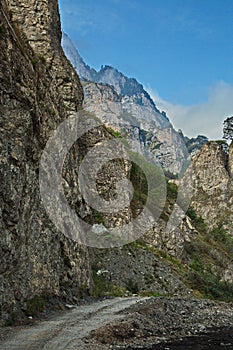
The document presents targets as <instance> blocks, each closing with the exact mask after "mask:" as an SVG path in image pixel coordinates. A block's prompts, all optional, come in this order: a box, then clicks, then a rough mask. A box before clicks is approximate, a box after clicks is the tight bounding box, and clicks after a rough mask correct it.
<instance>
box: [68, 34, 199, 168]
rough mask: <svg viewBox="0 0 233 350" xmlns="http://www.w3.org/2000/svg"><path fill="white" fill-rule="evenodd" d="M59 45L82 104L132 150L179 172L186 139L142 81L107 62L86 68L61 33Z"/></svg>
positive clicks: (183, 157)
mask: <svg viewBox="0 0 233 350" xmlns="http://www.w3.org/2000/svg"><path fill="white" fill-rule="evenodd" d="M62 46H63V49H64V51H65V54H66V56H67V57H68V59H69V60H70V62H71V63H72V65H73V66H74V68H75V69H76V71H77V72H78V74H79V76H80V77H81V79H82V80H83V81H82V84H83V88H84V96H85V98H84V107H85V108H86V109H87V110H89V111H91V112H93V113H95V114H96V116H97V117H99V118H100V119H101V120H102V121H103V123H105V124H107V125H109V126H111V127H112V128H114V129H115V130H117V131H121V132H122V134H123V135H124V136H125V137H126V138H127V140H128V142H129V143H130V145H131V147H132V149H133V150H135V151H137V152H139V153H141V154H146V155H147V156H148V157H149V158H150V159H151V160H155V161H159V163H160V164H161V165H162V166H163V167H164V168H165V169H167V170H169V171H171V172H173V173H179V171H180V170H181V168H182V164H183V163H184V161H185V159H186V158H187V157H188V156H189V150H188V147H187V143H189V141H188V139H187V138H185V137H184V136H183V134H182V132H181V133H180V132H177V131H176V130H175V129H174V128H173V126H172V124H171V122H170V121H169V119H168V118H167V116H166V113H165V112H164V111H163V112H160V111H159V110H158V108H157V107H156V105H155V103H154V101H153V100H152V98H151V97H150V95H149V93H148V92H147V91H146V90H145V89H144V88H143V86H142V84H140V83H138V82H137V80H136V79H134V78H128V77H127V76H125V75H124V74H122V73H121V72H119V71H118V70H117V69H115V68H113V67H111V66H108V65H107V66H102V67H101V69H100V71H98V72H97V71H96V70H95V69H93V68H91V67H89V66H88V65H87V64H86V63H85V62H84V60H83V59H82V58H81V56H80V54H79V52H78V51H77V49H76V47H75V46H74V44H73V43H72V41H71V40H70V39H69V37H68V36H67V35H66V34H63V40H62ZM199 141H200V143H199ZM203 142H204V139H202V138H197V139H196V141H195V142H194V143H195V146H194V145H193V147H194V148H195V150H197V149H200V148H201V147H202V145H203V144H204V143H203ZM193 147H191V148H192V150H191V152H190V153H192V152H193Z"/></svg>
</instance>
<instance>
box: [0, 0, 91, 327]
mask: <svg viewBox="0 0 233 350" xmlns="http://www.w3.org/2000/svg"><path fill="white" fill-rule="evenodd" d="M7 5H8V6H7ZM1 6H2V7H1V9H0V19H1V33H2V34H1V40H0V77H1V86H0V129H1V132H0V145H1V154H0V182H1V203H0V227H1V236H0V276H1V287H0V288H1V298H0V303H1V311H2V314H1V316H2V320H3V321H4V319H5V318H7V317H8V316H9V315H10V314H11V313H12V312H15V311H20V310H21V308H22V309H25V303H26V300H29V299H31V298H33V297H34V296H36V295H57V296H62V297H64V298H69V297H70V298H72V295H77V296H78V295H80V293H82V290H86V291H87V290H89V289H90V288H91V285H92V278H91V270H90V266H89V257H88V251H87V249H86V248H83V247H81V246H79V245H77V244H75V243H74V242H72V241H70V240H69V239H67V238H66V237H65V236H63V235H62V234H61V233H60V232H58V231H57V230H56V229H55V227H54V226H53V224H52V223H51V222H50V220H49V218H48V216H47V214H46V212H45V210H44V208H43V206H42V204H41V200H40V194H39V182H38V175H39V162H40V157H41V152H42V150H43V148H44V147H45V143H46V142H47V140H48V138H49V136H50V135H51V133H52V132H53V130H54V129H55V128H56V127H57V126H58V125H59V123H60V122H61V121H62V120H64V119H65V118H67V115H68V114H69V113H70V112H71V111H74V110H76V109H77V108H80V107H81V103H82V99H83V94H82V87H81V85H80V82H79V79H78V77H77V74H76V72H75V71H74V70H73V68H72V67H71V65H70V64H69V62H67V60H66V58H65V56H64V54H63V53H62V49H61V47H59V40H60V22H59V14H58V10H57V1H56V0H54V1H43V2H42V1H39V2H37V7H36V5H35V2H34V1H27V2H23V1H17V2H16V1H13V0H12V1H8V2H7V3H5V2H4V1H2V2H1ZM9 8H10V9H11V15H12V17H13V20H11V18H10V15H9ZM37 11H38V12H37ZM38 13H40V14H42V17H43V23H44V24H42V19H41V17H40V16H38ZM39 21H41V22H39ZM16 23H17V25H16ZM3 33H4V34H3ZM49 33H50V34H49ZM27 39H28V40H29V42H30V44H31V45H32V46H33V48H34V50H35V51H34V50H33V49H32V46H30V45H29V44H28V41H27ZM36 39H38V40H36ZM53 45H54V48H53ZM52 50H54V54H53V51H52ZM38 54H40V55H41V54H44V55H45V59H42V58H41V57H40V56H39V55H38ZM50 65H52V66H53V68H52V69H50ZM64 81H65V83H64V85H63V82H64ZM68 158H69V162H68V165H67V167H66V170H67V172H70V173H71V177H72V176H73V178H74V174H73V173H72V168H73V167H74V163H75V162H74V160H73V159H75V158H73V156H71V155H70V157H68Z"/></svg>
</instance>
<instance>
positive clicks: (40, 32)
mask: <svg viewBox="0 0 233 350" xmlns="http://www.w3.org/2000/svg"><path fill="white" fill-rule="evenodd" d="M6 2H7V4H8V8H9V11H10V14H11V18H12V20H13V22H14V23H15V24H16V25H18V27H19V28H21V29H22V28H23V32H24V35H25V36H26V37H27V39H28V41H29V44H30V46H31V47H32V49H33V50H34V52H35V53H37V54H38V55H39V58H40V59H41V60H42V61H46V65H47V68H48V70H49V72H50V76H51V85H54V84H56V86H57V89H58V91H59V92H60V93H61V95H62V97H63V101H64V103H65V105H66V106H67V108H68V109H69V110H72V111H77V109H78V108H79V107H80V105H81V103H82V100H83V92H82V87H81V84H80V82H79V78H78V76H77V74H76V73H75V71H74V70H73V69H72V68H71V65H70V63H69V61H68V60H67V59H66V57H65V55H64V53H63V50H62V47H61V37H62V33H61V24H60V15H59V10H58V2H57V1H50V0H45V1H34V0H28V1H23V0H20V1H18V0H6Z"/></svg>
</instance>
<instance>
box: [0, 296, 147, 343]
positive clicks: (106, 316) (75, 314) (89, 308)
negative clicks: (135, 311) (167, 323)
mask: <svg viewBox="0 0 233 350" xmlns="http://www.w3.org/2000/svg"><path fill="white" fill-rule="evenodd" d="M145 299H147V298H114V299H108V300H104V301H98V302H95V303H93V304H90V305H84V306H78V307H77V308H76V309H74V310H72V311H70V312H67V313H65V314H63V315H60V316H56V317H54V318H51V319H49V320H46V321H42V322H39V323H38V324H37V325H35V326H28V327H23V328H20V330H16V332H15V333H14V334H13V335H11V336H10V337H9V338H8V339H6V340H5V341H1V342H0V349H1V350H42V349H43V350H64V349H66V350H84V349H85V350H86V349H88V350H89V349H93V346H91V344H90V345H89V344H88V343H86V342H85V339H84V338H85V337H86V336H87V335H88V334H89V333H90V332H91V331H92V330H94V329H97V328H99V327H101V326H103V325H104V324H106V323H109V322H112V321H115V320H119V319H122V318H124V315H123V314H121V315H117V312H119V311H122V310H124V309H126V308H127V307H129V306H131V305H134V304H136V303H138V302H139V301H140V300H145ZM100 349H103V346H102V347H101V348H100ZM93 350H94V349H93ZM95 350H97V347H96V346H95Z"/></svg>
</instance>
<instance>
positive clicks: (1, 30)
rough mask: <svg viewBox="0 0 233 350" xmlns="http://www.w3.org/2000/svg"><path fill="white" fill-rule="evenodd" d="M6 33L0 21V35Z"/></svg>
mask: <svg viewBox="0 0 233 350" xmlns="http://www.w3.org/2000/svg"><path fill="white" fill-rule="evenodd" d="M5 34H6V29H5V27H4V26H3V24H2V23H0V36H4V35H5Z"/></svg>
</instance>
